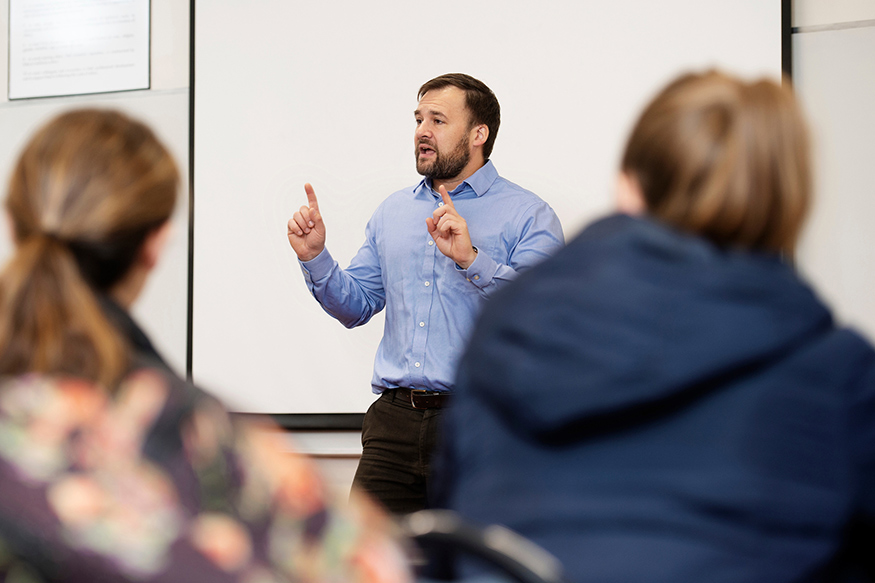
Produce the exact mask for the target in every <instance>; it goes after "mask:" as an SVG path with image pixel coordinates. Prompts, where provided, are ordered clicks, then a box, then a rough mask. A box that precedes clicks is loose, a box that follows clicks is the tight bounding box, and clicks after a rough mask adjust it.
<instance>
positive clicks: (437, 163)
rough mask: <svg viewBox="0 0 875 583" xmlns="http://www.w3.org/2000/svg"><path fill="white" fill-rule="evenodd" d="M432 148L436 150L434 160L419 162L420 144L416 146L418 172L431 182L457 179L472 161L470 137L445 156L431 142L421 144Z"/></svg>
mask: <svg viewBox="0 0 875 583" xmlns="http://www.w3.org/2000/svg"><path fill="white" fill-rule="evenodd" d="M420 143H425V144H427V145H429V146H431V147H432V148H433V149H434V154H435V156H434V160H432V161H431V162H421V161H420V160H419V144H416V171H417V172H419V173H420V174H422V175H423V176H425V177H426V178H430V179H431V180H449V179H451V178H455V177H456V176H458V175H459V174H461V173H462V170H464V169H465V166H467V165H468V162H469V161H470V160H471V152H470V151H469V148H468V146H469V144H470V141H469V139H468V136H465V138H464V139H462V140H459V143H458V144H456V147H455V148H453V151H452V152H450V153H448V154H446V155H444V154H442V153H441V152H439V151H438V149H437V147H436V146H435V145H434V144H431V143H429V142H420Z"/></svg>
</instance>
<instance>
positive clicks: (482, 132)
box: [471, 123, 489, 146]
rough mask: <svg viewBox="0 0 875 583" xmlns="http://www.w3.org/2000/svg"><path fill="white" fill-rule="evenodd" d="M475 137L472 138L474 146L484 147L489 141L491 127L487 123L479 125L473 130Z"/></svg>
mask: <svg viewBox="0 0 875 583" xmlns="http://www.w3.org/2000/svg"><path fill="white" fill-rule="evenodd" d="M471 133H472V134H473V137H472V138H471V145H472V146H482V145H483V144H485V143H486V140H487V139H489V126H488V125H486V124H485V123H481V124H478V125H476V126H474V127H473V128H471Z"/></svg>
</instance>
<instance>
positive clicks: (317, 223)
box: [288, 182, 325, 261]
mask: <svg viewBox="0 0 875 583" xmlns="http://www.w3.org/2000/svg"><path fill="white" fill-rule="evenodd" d="M304 190H305V191H306V192H307V204H308V206H302V207H301V208H300V209H299V210H298V212H296V213H295V216H293V217H292V218H291V219H289V233H288V234H289V244H290V245H291V246H292V249H294V250H295V253H296V254H297V255H298V259H300V260H301V261H310V260H311V259H314V258H315V257H316V256H317V255H319V254H320V253H322V250H323V249H325V223H323V222H322V215H321V214H320V213H319V203H318V202H317V201H316V191H314V190H313V187H312V186H310V183H309V182H308V183H307V184H305V185H304Z"/></svg>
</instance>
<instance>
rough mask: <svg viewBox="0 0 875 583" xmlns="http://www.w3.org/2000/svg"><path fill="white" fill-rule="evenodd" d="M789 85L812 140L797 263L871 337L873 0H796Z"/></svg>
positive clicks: (874, 327) (874, 323)
mask: <svg viewBox="0 0 875 583" xmlns="http://www.w3.org/2000/svg"><path fill="white" fill-rule="evenodd" d="M793 10H794V14H793V16H794V22H793V26H794V34H793V78H794V86H795V87H796V90H797V92H798V95H799V97H800V100H801V101H802V104H803V106H804V107H805V110H806V113H807V114H808V118H809V122H810V124H811V129H812V134H813V139H814V160H815V185H816V192H815V196H816V199H815V205H814V208H813V212H812V215H811V218H810V220H809V222H808V225H807V227H806V230H805V232H804V233H803V239H802V241H801V245H800V249H799V255H798V261H799V266H800V269H801V271H802V272H803V273H805V274H806V275H807V276H808V278H809V279H810V280H811V281H812V282H813V284H814V285H815V287H816V288H817V289H818V290H819V291H820V292H821V295H822V296H823V297H824V299H826V301H828V302H829V303H830V304H831V305H832V306H833V307H834V309H835V312H836V315H837V317H838V318H839V320H840V321H842V322H845V323H848V324H850V325H853V326H855V327H857V328H858V329H860V330H862V331H863V332H864V333H865V334H866V335H868V336H869V338H870V339H873V338H875V301H873V299H872V298H873V290H875V229H873V223H875V181H873V179H872V172H871V168H872V165H873V162H875V107H873V104H875V1H873V0H865V1H863V0H855V1H851V0H842V1H832V2H824V1H822V0H796V2H795V3H794V6H793Z"/></svg>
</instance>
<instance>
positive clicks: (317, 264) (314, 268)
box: [298, 247, 334, 283]
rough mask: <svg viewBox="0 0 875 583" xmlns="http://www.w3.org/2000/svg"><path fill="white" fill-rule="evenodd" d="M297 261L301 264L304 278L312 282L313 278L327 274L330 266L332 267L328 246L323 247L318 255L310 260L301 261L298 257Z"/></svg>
mask: <svg viewBox="0 0 875 583" xmlns="http://www.w3.org/2000/svg"><path fill="white" fill-rule="evenodd" d="M298 263H299V264H300V265H301V271H302V272H303V273H304V279H306V280H307V281H308V282H309V283H313V280H314V279H316V280H318V279H322V278H324V277H326V276H328V274H329V273H330V272H331V268H332V267H334V258H333V257H332V256H331V253H329V252H328V247H325V248H323V249H322V251H321V252H320V253H319V255H317V256H316V257H314V258H313V259H311V260H310V261H301V260H300V259H298Z"/></svg>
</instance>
